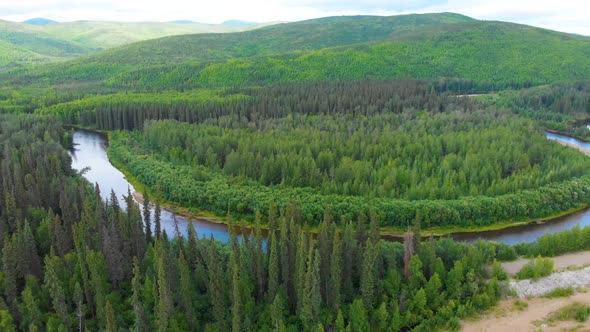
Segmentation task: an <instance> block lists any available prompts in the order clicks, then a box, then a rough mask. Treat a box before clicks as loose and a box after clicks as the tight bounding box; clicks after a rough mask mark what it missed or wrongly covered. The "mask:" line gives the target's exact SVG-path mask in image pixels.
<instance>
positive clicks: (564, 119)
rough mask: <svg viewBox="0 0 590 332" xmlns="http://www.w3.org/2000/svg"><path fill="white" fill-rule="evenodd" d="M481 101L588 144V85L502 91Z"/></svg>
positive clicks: (586, 82) (584, 83)
mask: <svg viewBox="0 0 590 332" xmlns="http://www.w3.org/2000/svg"><path fill="white" fill-rule="evenodd" d="M482 99H483V102H484V103H485V104H488V105H497V106H499V107H505V108H508V109H510V110H512V111H513V112H515V113H516V114H518V115H520V116H524V117H528V118H532V119H535V120H538V121H539V122H540V123H541V124H542V125H543V126H544V127H546V128H549V129H553V130H556V131H559V132H562V133H565V134H568V135H573V136H576V137H580V138H582V139H585V140H590V130H588V128H587V127H586V126H587V125H588V123H589V121H590V115H589V114H590V81H577V82H573V83H559V84H552V85H546V86H540V87H535V88H531V89H525V90H521V91H504V92H500V93H499V94H498V95H496V96H490V97H482Z"/></svg>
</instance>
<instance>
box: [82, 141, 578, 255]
mask: <svg viewBox="0 0 590 332" xmlns="http://www.w3.org/2000/svg"><path fill="white" fill-rule="evenodd" d="M545 136H546V137H547V138H548V139H550V140H557V141H561V142H566V143H568V144H569V145H576V146H580V147H583V148H586V149H590V143H586V142H583V141H580V140H578V139H575V138H571V137H567V136H562V135H558V134H555V133H549V132H546V133H545ZM74 146H75V148H74V149H73V150H72V151H70V155H71V157H72V168H74V169H76V170H78V171H79V170H82V169H84V168H87V167H88V168H89V170H88V171H86V172H85V173H84V177H85V178H86V179H87V180H88V181H89V182H90V183H93V184H94V183H98V185H99V187H100V190H101V195H102V196H103V198H110V192H111V189H112V190H113V191H114V192H115V194H116V195H117V197H118V198H119V201H120V203H121V204H123V195H127V192H128V190H131V192H132V193H133V192H134V191H135V188H133V186H132V185H131V184H130V183H129V182H128V181H127V180H126V179H125V176H124V175H123V173H121V172H120V171H119V170H118V169H116V168H115V167H114V166H113V165H111V163H110V162H109V159H108V156H107V153H106V150H107V146H108V140H107V137H106V136H105V135H103V134H100V133H97V132H94V131H87V130H76V131H75V132H74ZM152 216H153V211H152ZM175 219H176V223H178V229H179V231H180V233H181V234H182V235H183V236H186V234H187V227H188V225H189V224H191V223H192V226H193V227H194V228H195V230H196V231H197V234H198V235H199V237H207V238H209V237H211V236H213V237H214V238H215V239H216V240H221V241H223V242H227V241H228V240H229V235H228V231H227V226H226V225H224V224H219V223H214V222H211V221H209V220H205V219H193V220H192V221H190V222H189V220H187V218H185V217H184V216H181V215H174V214H173V213H172V212H170V211H168V210H165V209H162V215H161V220H162V223H161V224H162V229H163V230H166V233H167V234H168V235H169V236H171V237H173V236H174V234H175ZM576 225H580V226H588V225H590V209H586V210H584V211H581V212H578V213H574V214H571V215H568V216H565V217H562V218H558V219H555V220H552V221H549V222H544V223H538V224H535V223H532V224H527V225H522V226H515V227H510V228H506V229H503V230H498V231H486V232H479V233H462V234H454V235H452V237H453V238H454V239H457V240H461V241H468V242H471V241H475V240H477V239H484V240H492V241H498V242H503V243H506V244H515V243H518V242H532V241H535V240H536V239H537V238H538V237H539V236H541V235H543V234H545V233H546V232H550V233H553V232H558V231H563V230H566V229H571V228H573V227H574V226H576Z"/></svg>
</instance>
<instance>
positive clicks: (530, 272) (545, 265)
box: [516, 257, 553, 280]
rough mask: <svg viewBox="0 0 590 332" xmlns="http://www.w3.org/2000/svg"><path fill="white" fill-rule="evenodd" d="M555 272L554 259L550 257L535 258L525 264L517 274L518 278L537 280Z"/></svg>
mask: <svg viewBox="0 0 590 332" xmlns="http://www.w3.org/2000/svg"><path fill="white" fill-rule="evenodd" d="M552 272H553V260H552V259H550V258H541V257H538V258H535V259H533V260H531V261H529V262H528V263H527V264H525V265H524V266H523V267H522V269H521V270H520V271H518V273H517V274H516V278H518V279H521V280H522V279H532V280H537V279H539V278H541V277H546V276H548V275H550V274H551V273H552Z"/></svg>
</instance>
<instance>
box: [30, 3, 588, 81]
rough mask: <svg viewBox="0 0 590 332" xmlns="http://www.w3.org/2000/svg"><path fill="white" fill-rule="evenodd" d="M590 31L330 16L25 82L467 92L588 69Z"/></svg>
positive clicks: (161, 42)
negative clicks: (432, 85)
mask: <svg viewBox="0 0 590 332" xmlns="http://www.w3.org/2000/svg"><path fill="white" fill-rule="evenodd" d="M588 56H590V38H587V37H582V36H578V35H572V34H566V33H560V32H555V31H550V30H545V29H540V28H535V27H531V26H525V25H519V24H513V23H506V22H486V21H476V20H473V19H471V18H468V17H465V16H461V15H457V14H449V13H443V14H427V15H404V16H392V17H370V16H368V17H367V16H360V17H359V16H353V17H331V18H322V19H318V20H309V21H303V22H296V23H287V24H277V25H274V26H270V27H266V28H262V29H258V30H253V31H247V32H240V33H232V34H203V35H183V36H174V37H167V38H161V39H156V40H150V41H144V42H140V43H135V44H131V45H127V46H123V47H119V48H116V49H112V50H108V51H104V52H99V53H96V54H93V55H90V56H85V57H82V58H79V59H77V60H74V61H72V62H68V63H65V64H63V65H54V66H51V67H44V68H41V69H37V70H33V71H29V72H28V73H27V74H26V75H21V77H19V81H20V82H24V83H27V82H29V83H30V82H37V81H38V79H39V78H45V79H48V80H49V82H50V83H60V84H61V83H65V82H71V81H72V80H74V81H76V80H84V81H95V82H99V81H104V82H105V83H106V84H107V85H108V86H109V87H110V88H115V89H124V90H128V89H134V90H139V91H157V90H168V89H181V90H183V89H193V88H198V87H212V86H213V87H220V86H235V85H251V84H253V85H260V84H270V83H273V82H283V81H318V80H335V79H359V78H361V79H365V78H373V79H389V78H420V79H439V78H451V79H460V80H467V81H468V82H466V83H465V82H464V83H462V86H461V87H459V88H458V89H459V90H461V91H490V90H499V89H504V88H507V87H511V88H520V87H528V86H533V85H540V84H546V83H551V82H556V81H570V80H576V79H584V78H586V77H588V76H589V75H590V63H588V62H587V61H586V60H585V59H587V58H588Z"/></svg>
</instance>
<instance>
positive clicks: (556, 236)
mask: <svg viewBox="0 0 590 332" xmlns="http://www.w3.org/2000/svg"><path fill="white" fill-rule="evenodd" d="M589 236H590V227H584V228H581V227H580V226H579V225H576V226H574V228H572V229H569V230H564V231H561V232H557V233H545V234H543V235H542V236H540V237H539V238H538V239H537V241H535V242H531V243H518V244H516V245H515V246H514V249H515V251H516V252H517V253H518V254H519V255H523V256H527V257H536V256H543V257H554V256H558V255H561V254H564V253H567V252H572V251H581V250H588V249H590V239H589Z"/></svg>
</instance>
